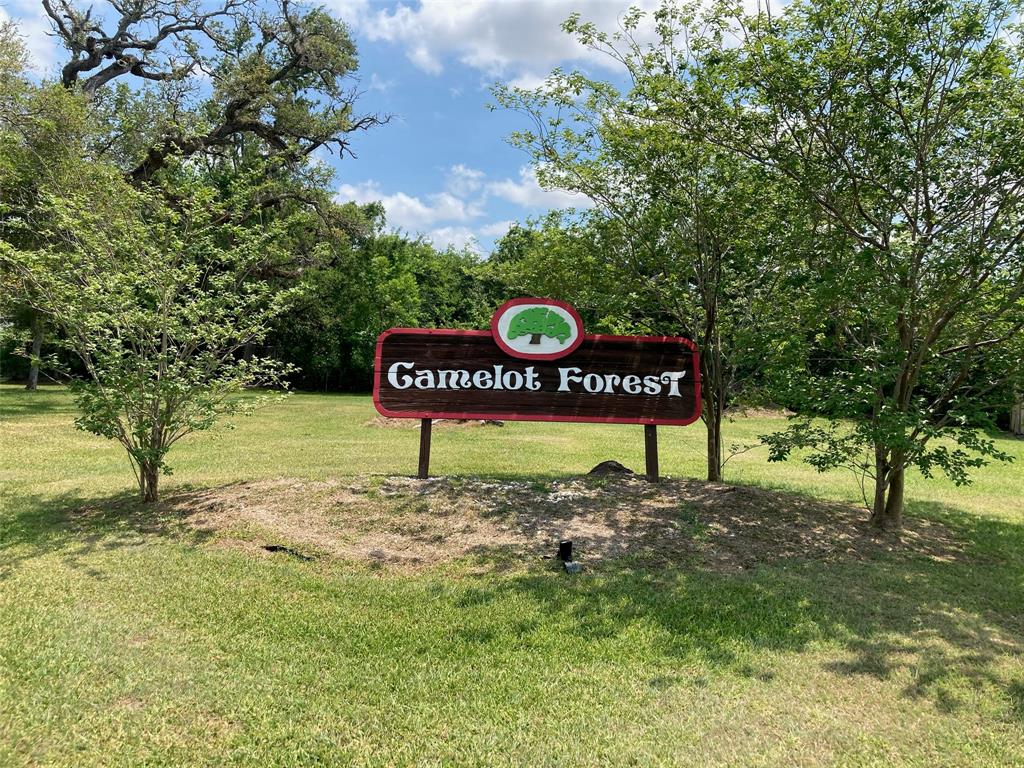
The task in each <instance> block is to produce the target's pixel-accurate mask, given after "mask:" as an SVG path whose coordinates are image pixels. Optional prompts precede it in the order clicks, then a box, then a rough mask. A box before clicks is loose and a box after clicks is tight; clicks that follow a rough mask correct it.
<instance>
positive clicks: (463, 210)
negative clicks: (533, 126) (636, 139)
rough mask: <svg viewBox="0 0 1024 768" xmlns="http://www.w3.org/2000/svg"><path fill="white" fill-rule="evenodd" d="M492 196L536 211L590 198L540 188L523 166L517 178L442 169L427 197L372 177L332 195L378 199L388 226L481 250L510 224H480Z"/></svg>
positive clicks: (340, 198) (584, 205)
mask: <svg viewBox="0 0 1024 768" xmlns="http://www.w3.org/2000/svg"><path fill="white" fill-rule="evenodd" d="M494 198H498V199H501V200H505V201H506V202H509V203H512V204H513V205H517V206H519V207H521V208H524V209H526V211H528V212H537V211H542V210H547V209H551V208H567V207H574V208H587V207H589V206H590V204H591V203H590V200H588V199H587V198H585V197H583V196H581V195H573V194H569V193H568V192H563V191H561V190H545V189H542V188H541V186H540V185H539V184H538V183H537V177H536V176H535V175H534V173H533V171H532V170H531V169H530V168H528V167H525V168H521V169H520V171H519V178H518V179H501V180H498V181H488V180H487V178H486V175H485V174H484V172H483V171H480V170H478V169H476V168H470V167H469V166H466V165H462V164H461V163H460V164H457V165H453V166H451V167H449V168H447V169H446V170H445V173H444V190H443V191H441V192H436V193H432V194H427V195H410V194H408V193H406V192H385V191H384V189H383V188H382V187H381V185H380V184H379V183H378V182H376V181H372V180H371V181H363V182H360V183H358V184H342V185H341V186H340V187H338V192H337V194H336V195H335V199H336V200H338V201H339V202H348V201H355V202H357V203H360V204H365V203H371V202H377V201H379V202H380V203H381V204H382V205H383V206H384V210H385V212H386V215H387V222H388V225H389V226H391V227H394V228H396V229H400V230H403V231H405V232H408V233H410V234H413V235H422V236H423V237H425V238H427V239H428V240H430V241H431V242H433V243H434V245H436V246H437V247H439V248H443V247H445V246H448V245H451V246H453V247H455V248H469V249H470V250H472V251H475V252H477V253H479V252H480V246H479V241H480V240H481V239H483V238H496V237H501V236H502V235H504V234H505V233H506V232H508V230H509V229H510V228H511V227H512V226H513V225H514V224H515V221H513V220H511V219H508V220H502V221H490V222H487V223H479V221H480V219H482V218H483V216H484V213H485V211H486V208H487V204H488V202H489V201H491V200H493V199H494Z"/></svg>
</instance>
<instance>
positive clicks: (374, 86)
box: [369, 72, 395, 93]
mask: <svg viewBox="0 0 1024 768" xmlns="http://www.w3.org/2000/svg"><path fill="white" fill-rule="evenodd" d="M394 87H395V81H394V80H393V79H389V80H385V79H384V78H382V77H381V76H380V75H378V74H377V73H376V72H374V73H372V74H371V75H370V85H369V89H370V90H371V91H379V92H380V93H387V92H388V91H390V90H391V89H392V88H394Z"/></svg>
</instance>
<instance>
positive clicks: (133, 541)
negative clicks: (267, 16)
mask: <svg viewBox="0 0 1024 768" xmlns="http://www.w3.org/2000/svg"><path fill="white" fill-rule="evenodd" d="M177 493H178V492H177V491H176V495H177ZM8 506H9V508H10V507H11V506H13V507H14V509H13V510H12V511H11V513H9V514H6V515H4V516H2V517H0V579H2V578H5V577H9V576H10V575H11V574H12V573H13V572H14V569H16V568H17V567H18V566H19V564H21V563H24V562H27V561H28V560H31V559H32V558H36V557H38V556H40V555H44V554H56V555H57V556H59V557H61V558H62V559H63V560H64V562H66V563H67V564H68V565H70V566H71V567H74V568H79V569H82V570H83V571H84V572H85V573H88V574H90V575H94V576H102V575H101V574H95V573H92V572H91V571H90V567H91V566H89V565H88V563H87V561H86V556H87V555H89V554H91V553H94V552H96V551H98V550H104V551H106V550H114V549H119V548H133V547H140V546H144V545H145V544H146V543H147V541H150V540H152V539H153V537H163V538H167V539H172V540H174V541H179V542H185V543H190V544H201V543H203V542H205V541H207V540H208V539H209V538H210V537H211V536H212V535H213V532H212V531H207V530H202V529H199V530H197V529H196V528H194V527H191V526H188V525H187V524H186V523H185V522H184V521H183V520H182V517H181V515H180V514H179V513H178V512H177V511H176V510H175V507H174V506H173V505H168V504H160V505H156V506H147V505H142V504H140V503H139V502H138V501H137V500H136V499H135V498H134V496H133V495H131V494H127V493H125V494H120V495H117V496H112V497H109V498H105V499H83V498H80V497H77V496H75V495H74V494H69V495H65V496H63V497H61V498H59V499H56V500H55V499H53V498H52V497H46V498H44V497H36V496H21V497H19V498H18V499H17V500H16V504H15V505H10V504H9V505H8ZM909 513H910V515H911V516H912V517H920V516H925V517H928V518H930V519H941V520H942V521H944V522H945V523H947V524H948V525H950V526H951V527H952V529H953V530H955V532H956V534H957V537H958V539H959V540H960V542H961V544H962V551H963V552H965V553H966V556H964V557H956V558H945V559H943V558H935V557H932V556H929V555H926V554H919V553H913V552H910V553H908V552H902V551H898V550H897V551H887V550H878V551H873V552H872V553H871V555H870V557H867V558H853V557H850V558H844V557H839V558H838V559H832V560H829V561H823V560H820V559H813V558H812V559H800V558H798V557H791V558H788V559H786V560H783V561H780V562H778V563H774V564H770V565H764V564H760V565H757V566H756V567H753V568H750V569H746V570H740V571H731V572H730V571H721V570H714V569H696V568H691V567H687V566H686V565H685V564H683V563H675V564H672V565H666V564H665V562H663V561H651V560H650V559H643V558H635V557H621V558H617V559H612V560H610V561H609V562H608V563H607V564H606V567H603V568H601V569H599V570H597V571H595V572H585V573H584V574H583V575H582V576H580V577H575V578H569V577H566V576H565V575H563V574H561V573H559V572H558V569H557V566H556V564H555V563H553V562H549V565H548V567H534V568H529V569H527V570H526V571H525V572H523V571H522V569H520V570H519V571H511V572H504V570H503V568H504V567H505V566H506V565H507V561H506V560H503V557H504V556H503V555H495V556H494V557H492V558H490V559H489V557H488V555H487V554H486V553H480V554H479V555H478V557H477V558H476V560H477V561H478V562H479V563H483V564H487V563H488V562H490V563H491V564H493V565H494V566H495V567H494V568H492V569H490V571H489V572H487V569H484V570H485V572H484V573H482V574H480V575H478V576H474V577H472V578H467V577H466V574H465V573H464V572H458V570H457V569H456V571H455V572H453V573H452V574H450V576H449V575H446V574H445V573H444V572H443V571H442V572H434V573H431V574H428V575H427V576H425V579H426V586H427V591H428V593H430V591H431V590H434V591H436V592H437V598H438V599H444V600H448V601H451V602H452V604H453V605H454V607H455V608H456V609H457V610H456V616H464V617H465V619H464V620H460V621H457V622H456V623H454V625H453V626H451V627H450V628H449V629H448V630H447V631H446V637H445V638H440V639H439V640H438V642H442V644H444V643H452V644H454V645H453V651H452V652H460V650H459V649H463V650H464V649H466V648H482V649H486V647H487V646H488V645H490V644H492V643H494V644H501V643H506V642H509V641H510V638H511V642H519V643H524V644H528V643H529V642H530V638H532V637H534V634H533V633H534V632H535V631H536V630H537V629H538V627H539V625H542V624H543V625H545V626H548V625H552V626H555V627H558V628H559V629H560V632H559V633H558V634H557V635H556V636H557V637H565V638H571V639H572V640H573V641H574V642H579V641H582V642H583V643H584V645H585V647H586V648H588V649H591V650H589V651H588V652H594V653H600V652H601V651H600V650H596V649H600V648H602V647H604V645H603V644H604V643H605V642H606V641H612V642H616V643H627V644H628V643H629V639H630V638H632V637H634V635H635V634H636V633H637V632H638V630H644V631H643V632H642V633H641V634H642V636H643V637H644V640H643V643H642V645H639V646H637V649H636V651H635V652H637V653H646V654H649V655H650V656H651V657H652V659H651V660H652V661H653V662H659V661H663V662H665V664H666V666H667V667H669V668H671V666H672V665H673V664H677V663H683V664H688V663H699V664H702V665H706V666H708V667H711V668H714V669H717V670H720V671H722V672H724V673H729V674H735V675H738V676H740V677H743V678H747V679H750V680H752V681H761V682H768V681H770V680H772V678H773V676H774V671H773V669H772V665H773V663H774V660H773V657H772V654H774V653H801V652H812V651H817V650H821V649H822V648H826V649H828V650H827V651H826V652H825V653H824V654H822V657H823V660H822V661H820V662H816V663H818V664H819V669H820V671H821V672H823V673H825V674H828V675H832V676H835V677H837V678H840V679H842V678H851V679H854V678H861V677H863V678H868V679H876V680H883V681H895V682H896V684H897V685H899V690H900V692H901V694H902V695H903V696H905V697H907V698H908V699H912V700H915V701H921V702H927V703H929V704H931V705H932V706H934V707H936V708H937V709H938V710H940V711H942V712H957V711H959V710H961V709H965V708H968V707H971V706H973V704H972V701H973V700H974V699H975V698H976V696H975V694H978V693H979V692H980V693H982V694H984V695H989V694H991V692H993V691H994V692H995V695H996V696H997V697H998V698H999V699H1000V701H1001V702H1002V710H1003V711H1004V712H1005V716H1006V717H1008V718H1011V719H1013V720H1015V721H1018V722H1024V679H1021V676H1020V671H1019V670H1020V664H1019V659H1020V658H1021V656H1022V655H1024V645H1022V636H1024V578H1022V576H1021V574H1022V573H1024V526H1022V525H1017V524H1012V523H1008V522H1003V521H997V520H991V519H982V518H978V517H976V516H973V515H970V514H968V513H966V512H963V511H962V510H958V509H955V508H951V507H944V506H941V505H938V504H934V503H928V504H921V503H917V504H913V505H911V508H910V510H909ZM294 567H295V568H296V569H302V572H303V573H307V570H306V569H325V570H324V574H325V578H329V577H330V574H331V573H333V571H332V570H331V568H330V566H329V564H326V565H325V564H324V563H304V562H298V561H297V562H295V563H294ZM384 581H385V586H384V587H383V588H384V589H389V588H391V587H388V586H387V585H386V584H387V580H384ZM411 581H414V580H410V579H409V577H402V578H399V579H396V581H395V584H396V585H397V586H394V587H393V588H394V589H406V588H407V587H406V586H402V585H403V584H404V585H408V584H409V583H411ZM524 604H525V605H529V606H530V607H531V610H530V611H528V612H527V613H526V615H524V616H522V617H521V618H517V619H515V620H514V621H510V620H509V619H508V618H507V617H508V616H509V615H510V606H517V605H524ZM498 606H500V607H502V609H503V610H493V611H492V610H491V609H492V608H497V607H498ZM267 610H272V608H269V607H268V608H267ZM512 613H513V615H514V611H513V612H512ZM494 616H504V617H506V618H505V619H504V620H495V619H494V618H493V617H494ZM545 636H546V637H548V638H550V634H548V635H545ZM540 642H551V640H550V639H548V640H541V641H540ZM834 648H835V649H838V650H834ZM811 674H813V673H811ZM673 684H674V682H673V677H672V675H671V674H668V675H658V676H656V677H655V678H653V679H652V680H651V681H650V685H651V686H652V687H654V688H659V689H660V688H664V687H668V686H671V685H673ZM837 684H841V683H837ZM986 692H987V693H986Z"/></svg>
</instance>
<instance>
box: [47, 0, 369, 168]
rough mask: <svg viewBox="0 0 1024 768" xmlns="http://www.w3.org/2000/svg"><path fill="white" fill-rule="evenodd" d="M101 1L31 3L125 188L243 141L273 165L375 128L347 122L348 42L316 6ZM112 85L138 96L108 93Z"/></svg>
mask: <svg viewBox="0 0 1024 768" xmlns="http://www.w3.org/2000/svg"><path fill="white" fill-rule="evenodd" d="M105 5H106V6H107V7H106V11H107V12H106V13H100V14H96V15H94V13H93V7H92V6H89V7H88V8H86V9H82V8H80V7H79V6H78V5H77V4H76V3H74V2H72V0H43V8H44V9H45V11H46V13H47V15H48V16H49V18H50V21H51V25H52V27H53V32H54V34H55V35H56V37H57V38H58V39H59V40H60V41H61V43H63V45H64V47H65V48H66V49H67V51H68V53H69V59H68V61H66V63H65V64H64V65H63V67H62V68H61V82H62V84H63V85H64V87H65V88H67V89H69V90H76V91H80V92H81V93H83V94H84V95H85V96H86V97H87V98H88V99H89V100H90V102H92V103H94V104H95V105H96V109H97V110H98V111H99V112H104V110H105V112H106V115H107V117H108V118H109V132H108V135H107V136H106V137H105V139H104V141H103V143H102V145H100V146H101V148H102V150H103V154H104V155H106V156H108V157H109V158H110V159H111V160H113V161H115V162H117V163H119V164H120V165H121V166H122V167H123V168H124V170H125V173H126V175H127V177H128V178H129V179H130V180H131V181H132V182H133V183H135V184H139V183H143V182H146V181H147V180H149V179H151V178H152V177H153V175H154V174H156V173H157V172H158V171H160V170H161V169H162V168H164V167H165V166H166V165H167V164H168V163H169V162H171V161H172V159H173V158H175V157H177V158H189V157H193V156H195V155H208V154H217V153H222V152H228V153H230V152H231V151H232V150H233V149H234V148H235V147H236V145H237V144H238V142H239V141H240V140H243V139H250V140H254V141H256V142H258V144H259V146H260V148H261V150H260V151H261V153H262V154H263V156H264V157H265V158H266V157H274V158H276V159H278V160H279V161H280V162H283V163H285V164H288V163H296V162H300V161H302V160H304V159H305V158H307V157H309V156H310V155H311V154H312V153H313V152H315V151H316V150H317V149H319V148H321V147H326V148H328V149H336V150H337V151H339V152H340V153H342V154H344V153H346V152H350V149H349V146H350V137H351V135H352V134H354V133H356V132H359V131H363V130H367V129H369V128H371V127H374V126H376V125H380V124H381V123H382V122H385V121H386V118H381V117H379V116H377V115H362V116H358V115H356V113H355V99H356V96H357V91H356V89H355V88H354V87H353V86H352V85H351V83H350V80H351V76H352V73H353V72H354V71H355V69H356V67H357V58H356V50H355V45H354V44H353V42H352V40H351V38H350V36H349V33H348V30H347V29H346V27H345V25H344V24H343V23H341V22H340V21H338V20H336V19H334V18H333V17H332V16H330V15H329V14H328V13H326V12H325V11H323V10H321V9H314V10H308V11H300V10H297V9H296V8H295V6H294V5H293V4H292V3H291V2H290V0H276V2H275V3H274V5H273V7H272V9H271V10H266V9H265V6H264V5H262V4H260V3H257V2H255V0H221V1H220V2H219V3H217V4H213V5H208V4H204V3H202V2H199V0H170V1H165V0H139V1H138V2H130V3H120V2H110V3H106V4H105ZM203 80H208V82H209V86H208V87H206V86H204V85H203ZM119 82H133V83H143V84H146V86H147V89H143V90H141V91H139V92H134V93H133V92H130V91H128V90H126V89H117V88H114V87H113V86H114V85H115V84H117V83H119ZM204 92H206V93H209V95H208V96H206V97H205V98H200V99H198V104H196V103H195V102H196V101H197V98H196V97H197V96H198V95H199V94H202V93H204Z"/></svg>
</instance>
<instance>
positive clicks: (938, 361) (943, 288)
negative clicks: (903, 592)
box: [661, 0, 1024, 528]
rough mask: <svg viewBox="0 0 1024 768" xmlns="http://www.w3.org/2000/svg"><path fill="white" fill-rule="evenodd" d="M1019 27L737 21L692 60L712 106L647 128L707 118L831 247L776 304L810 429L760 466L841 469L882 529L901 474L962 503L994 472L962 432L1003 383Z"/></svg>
mask: <svg viewBox="0 0 1024 768" xmlns="http://www.w3.org/2000/svg"><path fill="white" fill-rule="evenodd" d="M1019 11H1020V7H1019V5H1018V4H1017V3H1014V2H1008V1H1007V0H947V1H946V2H929V1H926V0H895V1H894V2H884V3H883V2H878V3H870V4H867V5H865V4H864V3H859V2H853V0H826V1H825V2H814V3H810V2H796V3H794V4H793V5H791V6H789V7H788V8H787V9H786V10H785V11H784V12H783V13H781V14H776V15H773V16H769V15H768V14H766V13H761V14H758V15H755V16H754V17H748V18H745V19H743V20H742V23H741V24H739V25H737V28H738V29H739V30H740V34H741V38H742V44H741V45H739V46H736V47H734V48H733V49H731V50H728V51H722V52H719V53H718V54H717V58H716V60H715V61H711V60H710V59H704V62H703V63H704V65H705V70H706V71H705V74H706V76H708V77H717V78H718V79H719V82H720V83H723V84H724V86H723V87H721V88H719V89H718V90H717V91H716V92H717V93H719V94H725V98H715V99H709V98H706V97H705V98H702V99H694V100H691V101H690V102H689V103H687V104H679V105H678V107H677V109H675V110H673V111H671V112H670V113H666V112H663V113H662V115H661V119H662V120H664V121H665V123H666V125H672V126H678V127H681V128H684V129H685V130H690V129H692V128H693V127H696V126H699V125H702V124H704V122H703V121H704V119H705V118H709V117H712V116H716V119H717V120H718V130H717V131H716V133H715V140H716V141H717V142H719V143H721V144H722V145H723V146H728V147H729V148H731V149H732V150H733V151H735V152H736V153H738V154H741V155H742V156H744V157H746V158H748V159H750V160H751V161H753V162H756V163H757V164H758V165H759V166H761V167H762V168H764V169H766V170H768V171H770V172H772V173H773V174H776V175H777V176H778V177H779V178H781V179H788V180H789V181H790V182H791V183H792V184H793V186H794V188H796V189H798V190H800V191H801V192H802V194H803V195H804V196H805V199H806V200H807V203H808V205H811V206H814V207H815V208H816V209H817V211H818V212H819V213H820V214H821V215H822V216H823V217H825V218H826V219H827V221H828V224H829V226H830V227H831V229H832V231H833V234H834V239H835V243H836V244H835V246H834V247H831V248H823V249H821V250H820V251H818V252H815V253H810V254H808V255H807V265H808V267H809V268H810V269H811V270H813V271H814V273H815V274H816V279H814V280H810V281H808V282H807V283H806V285H805V287H804V291H803V293H802V295H801V296H800V297H799V298H798V299H796V300H795V301H794V302H793V304H794V305H795V306H802V307H803V308H804V309H805V310H806V312H805V314H806V315H810V316H814V318H815V320H816V322H815V324H814V325H813V326H812V327H813V328H816V329H817V332H816V336H815V337H814V339H813V346H814V347H815V348H816V349H817V350H819V352H820V358H819V359H818V360H817V361H815V360H813V359H810V360H808V362H807V364H806V365H805V366H804V367H803V370H802V371H800V370H795V371H794V373H793V379H792V382H791V384H792V388H793V389H803V390H804V391H805V392H807V393H808V397H807V402H806V406H807V407H808V408H809V409H812V410H814V411H816V412H819V413H822V414H825V415H827V416H828V417H829V421H828V422H827V423H826V424H824V425H819V424H816V423H812V422H810V421H808V420H801V421H800V422H799V423H797V424H795V425H793V427H792V428H791V429H790V430H789V431H788V432H787V433H785V434H782V435H776V436H775V437H774V439H772V441H771V445H772V458H774V459H782V458H785V457H787V456H789V455H790V452H791V451H792V450H793V449H795V448H802V449H807V450H808V451H809V453H808V454H807V457H808V458H807V460H808V461H810V462H811V463H812V464H813V465H814V466H816V467H817V468H819V469H821V470H825V469H829V468H832V467H836V466H848V467H851V468H853V469H855V470H856V471H857V472H858V473H860V474H861V475H862V476H863V477H864V478H865V480H866V481H870V482H871V485H873V489H872V490H866V492H865V496H866V497H871V498H870V499H867V498H866V500H867V503H868V505H869V506H870V508H871V510H872V512H871V519H872V521H873V522H874V523H875V524H876V525H878V526H880V527H883V528H896V527H898V526H899V525H900V522H901V516H902V513H903V508H904V489H905V485H906V477H907V471H908V470H909V469H910V468H912V467H916V468H917V469H918V470H920V471H921V472H922V473H923V474H924V475H925V476H929V475H931V474H932V473H933V472H936V471H942V472H944V473H945V474H946V475H948V476H949V477H950V478H951V479H952V480H953V481H954V482H955V483H957V484H961V483H966V482H968V479H969V470H970V469H971V468H972V467H976V466H979V465H981V464H983V463H984V462H985V461H986V458H1006V457H1005V456H1004V455H1003V454H1002V453H1000V452H999V451H998V450H997V449H996V447H995V446H994V444H993V443H992V441H990V440H987V439H985V438H984V436H982V435H979V433H978V432H977V431H976V430H975V429H974V428H973V425H974V424H976V423H978V420H979V419H984V418H985V412H986V410H987V409H988V408H989V407H991V406H992V405H993V404H994V403H993V402H992V396H993V393H995V392H998V391H1003V392H1008V391H1011V388H1008V387H1007V382H1008V381H1012V380H1013V379H1014V378H1016V379H1017V380H1018V381H1019V377H1020V372H1021V368H1022V365H1021V364H1022V357H1021V332H1022V328H1024V301H1022V297H1024V248H1022V242H1024V154H1022V153H1021V151H1020V148H1021V146H1022V145H1024V120H1022V119H1021V105H1022V104H1024V78H1022V71H1024V55H1022V53H1024V47H1022V36H1021V28H1020V26H1019V24H1018V23H1017V22H1018V20H1019V15H1018V14H1019ZM826 360H827V363H828V364H827V365H824V364H823V363H824V362H825V361H826ZM1004 407H1005V404H1004ZM845 419H849V420H852V427H848V426H847V423H848V422H844V421H843V420H845Z"/></svg>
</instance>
